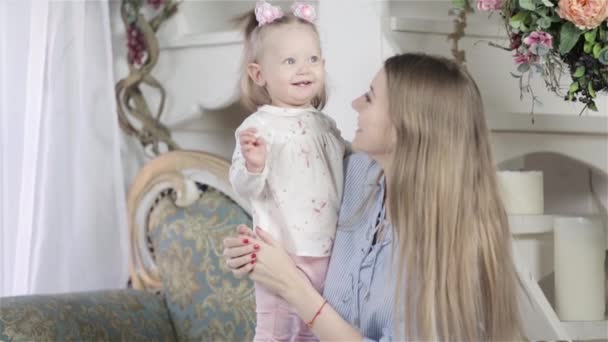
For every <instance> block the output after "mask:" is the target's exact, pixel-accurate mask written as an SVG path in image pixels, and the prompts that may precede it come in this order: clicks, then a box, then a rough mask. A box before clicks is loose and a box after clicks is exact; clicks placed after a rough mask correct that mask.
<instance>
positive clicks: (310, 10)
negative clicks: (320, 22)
mask: <svg viewBox="0 0 608 342" xmlns="http://www.w3.org/2000/svg"><path fill="white" fill-rule="evenodd" d="M291 9H292V11H293V15H295V16H296V17H298V18H300V19H304V20H306V21H309V22H311V23H312V22H313V21H315V19H317V13H316V12H315V8H314V7H312V6H311V5H308V4H303V3H298V2H297V3H295V4H293V6H292V7H291Z"/></svg>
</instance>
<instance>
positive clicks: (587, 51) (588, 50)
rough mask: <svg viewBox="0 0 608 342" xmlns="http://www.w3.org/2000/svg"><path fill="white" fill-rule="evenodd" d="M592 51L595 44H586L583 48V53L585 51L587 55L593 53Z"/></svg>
mask: <svg viewBox="0 0 608 342" xmlns="http://www.w3.org/2000/svg"><path fill="white" fill-rule="evenodd" d="M591 50H593V44H591V43H589V42H586V43H585V46H583V51H585V53H591Z"/></svg>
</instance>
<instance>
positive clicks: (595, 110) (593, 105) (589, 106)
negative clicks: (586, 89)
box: [587, 102, 597, 112]
mask: <svg viewBox="0 0 608 342" xmlns="http://www.w3.org/2000/svg"><path fill="white" fill-rule="evenodd" d="M587 108H589V109H591V110H592V111H594V112H597V106H596V105H595V102H591V103H589V104H587Z"/></svg>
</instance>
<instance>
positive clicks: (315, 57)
mask: <svg viewBox="0 0 608 342" xmlns="http://www.w3.org/2000/svg"><path fill="white" fill-rule="evenodd" d="M319 59H320V58H319V56H312V57H310V62H311V63H317V62H318V61H319Z"/></svg>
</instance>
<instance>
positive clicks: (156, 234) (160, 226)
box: [149, 188, 255, 341]
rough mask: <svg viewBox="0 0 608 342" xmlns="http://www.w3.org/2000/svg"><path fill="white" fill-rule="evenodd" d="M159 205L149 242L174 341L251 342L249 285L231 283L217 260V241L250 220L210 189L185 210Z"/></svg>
mask: <svg viewBox="0 0 608 342" xmlns="http://www.w3.org/2000/svg"><path fill="white" fill-rule="evenodd" d="M161 202H162V201H161ZM159 205H160V206H161V207H163V208H165V209H163V210H162V212H163V213H164V214H165V215H166V216H165V217H164V218H163V217H159V215H157V216H156V217H155V220H154V221H155V223H156V225H150V226H149V227H150V230H149V238H150V240H151V241H152V245H153V249H154V251H155V259H156V262H157V266H158V268H159V271H160V274H161V275H162V278H163V288H164V291H163V292H164V297H165V301H166V303H167V307H168V308H169V314H170V316H171V319H172V322H173V325H174V327H175V331H176V334H177V336H178V338H179V339H180V340H203V341H220V340H221V341H245V340H252V339H253V333H254V330H255V300H254V294H253V283H252V282H251V281H250V280H249V279H246V278H245V279H237V278H235V277H234V276H233V275H232V274H231V273H230V271H229V269H228V268H227V266H226V265H225V262H224V259H223V257H222V249H223V248H222V240H223V239H224V238H225V237H226V236H228V235H231V234H234V232H235V231H236V229H235V228H236V226H237V225H239V224H251V219H250V217H249V216H248V215H247V213H246V212H245V211H244V210H243V209H242V208H240V207H239V206H238V205H237V204H236V203H235V202H233V201H232V200H231V199H229V198H228V197H226V196H225V195H224V194H222V193H220V192H218V191H217V190H215V189H213V188H208V189H207V190H206V191H204V192H202V193H201V197H200V198H199V199H198V200H197V201H196V202H195V203H193V204H192V205H190V206H189V207H187V208H174V209H172V210H168V209H167V208H166V207H164V205H163V204H161V203H159Z"/></svg>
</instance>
